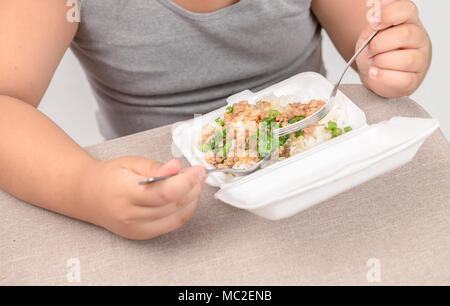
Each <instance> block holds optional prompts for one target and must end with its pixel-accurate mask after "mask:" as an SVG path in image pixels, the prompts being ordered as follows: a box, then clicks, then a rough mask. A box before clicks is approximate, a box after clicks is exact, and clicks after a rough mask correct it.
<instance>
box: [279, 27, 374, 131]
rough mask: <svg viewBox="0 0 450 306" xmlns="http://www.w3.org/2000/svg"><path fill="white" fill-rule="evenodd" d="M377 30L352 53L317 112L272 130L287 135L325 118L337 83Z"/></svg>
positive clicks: (337, 86)
mask: <svg viewBox="0 0 450 306" xmlns="http://www.w3.org/2000/svg"><path fill="white" fill-rule="evenodd" d="M378 32H379V31H375V32H373V33H372V35H370V37H369V38H368V39H367V40H366V42H365V43H364V44H363V45H362V46H361V47H360V48H359V49H358V51H356V52H355V54H354V55H353V57H352V58H351V59H350V60H349V61H348V62H347V65H346V66H345V69H344V72H343V73H342V74H341V77H340V78H339V80H338V81H337V83H336V84H335V85H334V88H333V91H332V92H331V95H330V98H329V99H328V102H327V103H326V104H325V105H324V106H322V108H321V109H319V110H318V111H317V112H315V113H314V114H312V115H311V116H309V117H307V118H305V119H303V120H301V121H298V122H296V123H293V124H290V125H287V126H285V127H282V128H279V129H276V130H275V131H274V132H275V133H278V135H279V136H280V137H281V136H285V135H289V134H292V133H294V132H297V131H299V130H303V129H305V128H307V127H309V126H311V125H313V124H315V123H316V122H318V121H320V120H322V119H323V118H325V117H326V116H327V115H328V113H329V112H330V110H331V108H332V107H333V105H334V100H335V98H336V94H337V91H338V89H339V85H341V82H342V79H343V78H344V75H345V73H346V72H347V70H348V68H350V66H351V65H352V64H353V62H354V61H355V60H356V58H357V57H358V55H359V54H360V53H361V52H362V50H364V48H365V47H366V46H367V45H368V44H369V43H370V42H371V41H372V39H373V38H374V37H375V36H376V35H377V34H378Z"/></svg>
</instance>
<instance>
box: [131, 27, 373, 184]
mask: <svg viewBox="0 0 450 306" xmlns="http://www.w3.org/2000/svg"><path fill="white" fill-rule="evenodd" d="M378 32H379V31H375V32H373V33H372V35H370V37H369V38H368V39H367V40H366V42H365V43H364V44H363V45H362V46H361V47H360V48H359V49H358V51H356V52H355V54H354V55H353V57H352V58H351V59H350V60H349V61H348V63H347V65H346V66H345V69H344V72H343V73H342V75H341V77H340V78H339V80H338V81H337V83H336V84H335V85H334V88H333V91H332V92H331V95H330V98H329V99H328V102H327V103H326V104H325V105H324V106H322V108H321V109H319V110H318V111H317V112H315V113H314V114H312V115H311V116H309V117H307V118H305V119H303V120H301V121H298V122H296V123H293V124H290V125H287V126H285V127H282V128H279V129H276V130H274V131H273V133H274V134H275V136H277V137H282V136H286V135H289V134H292V133H295V132H297V131H299V130H303V129H305V128H307V127H309V126H311V125H313V124H315V123H316V122H318V121H320V120H322V119H323V118H325V117H326V116H327V115H328V113H329V112H330V110H331V108H332V107H333V104H334V99H335V98H336V94H337V91H338V89H339V85H341V82H342V79H343V78H344V75H345V73H346V72H347V70H348V68H350V66H351V65H352V64H353V62H354V61H355V59H356V58H357V57H358V55H359V54H360V53H361V52H362V51H363V50H364V48H365V47H366V46H367V45H368V44H369V43H370V42H371V41H372V39H373V38H374V37H375V36H376V35H377V34H378ZM275 150H276V148H274V149H273V150H272V151H271V152H270V153H269V154H268V155H267V156H266V157H264V158H263V159H262V160H261V161H259V162H258V163H256V164H255V165H253V166H252V167H251V168H249V169H233V168H221V169H219V168H217V169H207V170H206V173H207V174H210V173H216V172H222V173H232V174H234V175H238V176H243V175H248V174H251V173H253V172H255V171H257V170H259V169H260V168H261V167H262V166H264V165H265V164H266V163H267V161H268V160H269V159H270V157H271V156H272V153H273V152H274V151H275ZM177 174H178V173H177ZM177 174H171V175H164V176H157V177H149V178H146V179H144V180H142V181H140V182H139V185H145V184H149V183H152V182H157V181H161V180H165V179H168V178H170V177H172V176H175V175H177Z"/></svg>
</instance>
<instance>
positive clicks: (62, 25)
mask: <svg viewBox="0 0 450 306" xmlns="http://www.w3.org/2000/svg"><path fill="white" fill-rule="evenodd" d="M65 3H66V1H61V0H45V1H29V0H2V1H0V41H1V42H2V43H1V44H0V169H1V171H0V188H2V189H4V190H6V191H9V192H10V193H12V194H14V195H16V196H17V197H19V198H21V199H24V200H26V201H29V202H32V203H35V204H37V205H40V206H43V207H46V208H48V209H53V210H57V211H59V212H62V213H67V212H69V210H70V209H69V207H64V205H67V206H69V205H71V203H72V202H73V199H72V197H73V194H72V193H71V192H69V191H71V190H73V189H74V188H75V186H78V185H79V184H78V183H79V182H77V181H76V179H77V178H79V173H80V171H82V169H83V168H84V167H86V166H87V165H89V164H91V163H93V161H94V160H93V158H92V157H90V156H89V155H88V154H87V153H86V152H85V151H83V150H82V149H81V148H80V147H79V146H78V145H77V144H76V143H74V142H73V141H72V140H71V139H70V138H69V137H68V136H67V135H66V134H65V133H64V132H63V131H62V130H61V129H59V128H58V127H57V126H56V125H55V124H54V123H53V122H52V121H51V120H50V119H48V118H47V117H46V116H44V115H43V114H42V113H40V112H39V111H38V110H37V109H36V108H35V107H37V106H38V105H39V101H40V100H41V98H42V96H43V95H44V93H45V90H46V89H47V87H48V84H49V82H50V80H51V78H52V76H53V73H54V71H55V69H56V67H57V65H58V63H59V61H60V60H61V58H62V56H63V55H64V52H65V51H66V49H67V47H68V46H69V44H70V42H71V40H72V38H73V37H74V35H75V32H76V30H77V24H76V23H69V22H67V20H66V12H67V11H68V9H69V8H68V7H66V5H65Z"/></svg>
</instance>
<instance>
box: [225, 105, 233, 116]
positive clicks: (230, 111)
mask: <svg viewBox="0 0 450 306" xmlns="http://www.w3.org/2000/svg"><path fill="white" fill-rule="evenodd" d="M226 110H227V113H228V114H232V113H234V106H228V107H227V108H226Z"/></svg>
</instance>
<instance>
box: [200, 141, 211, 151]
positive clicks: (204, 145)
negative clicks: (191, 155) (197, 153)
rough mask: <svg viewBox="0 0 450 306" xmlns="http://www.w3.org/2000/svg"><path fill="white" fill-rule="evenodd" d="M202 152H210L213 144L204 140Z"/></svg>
mask: <svg viewBox="0 0 450 306" xmlns="http://www.w3.org/2000/svg"><path fill="white" fill-rule="evenodd" d="M201 150H202V152H208V151H210V150H211V146H210V145H209V144H207V143H206V142H204V143H203V144H202V148H201Z"/></svg>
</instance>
